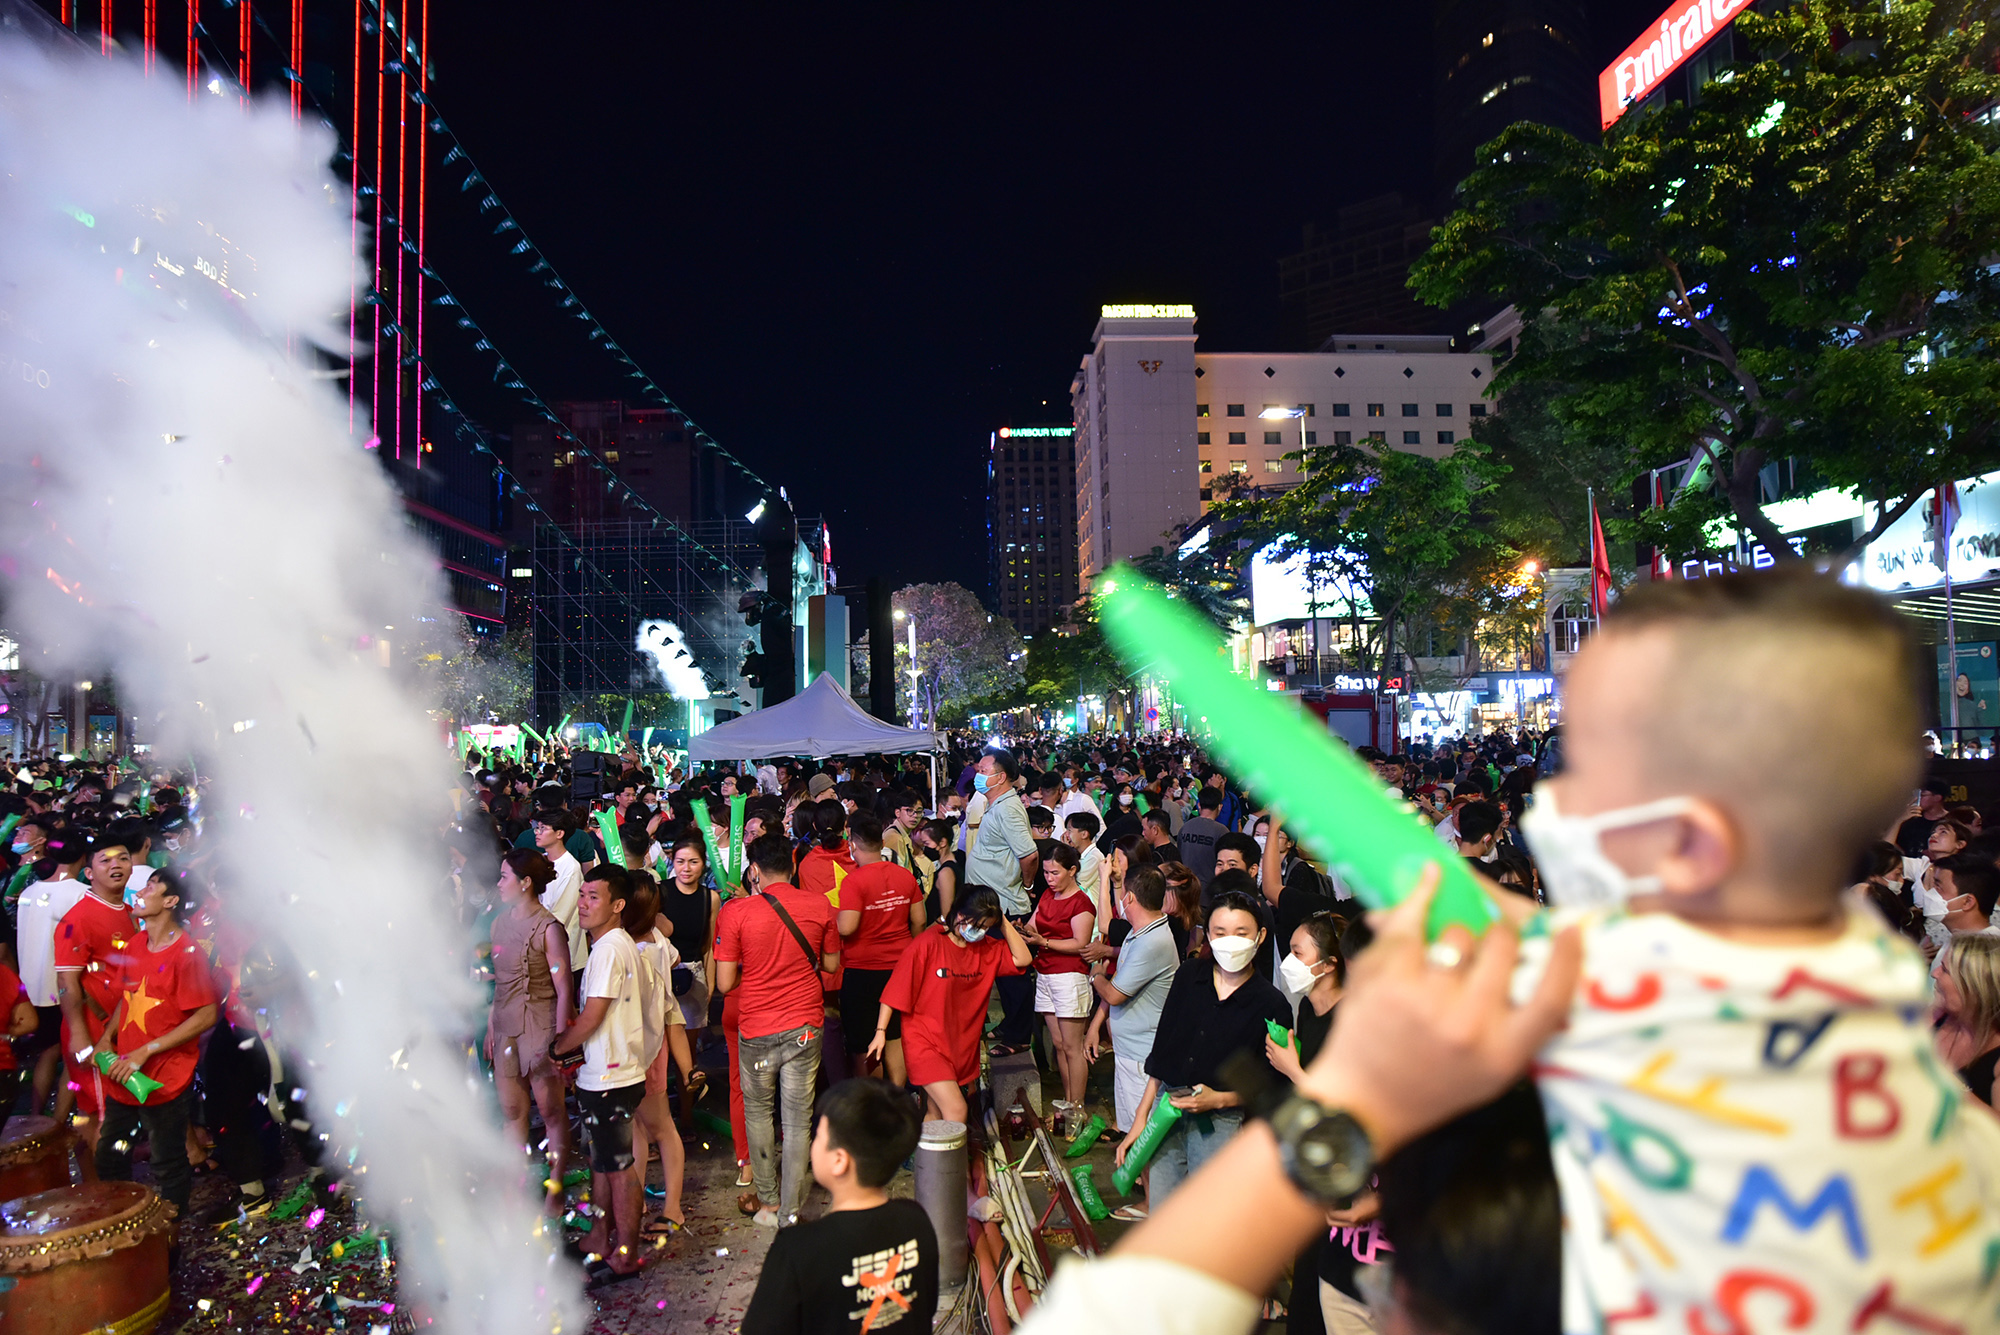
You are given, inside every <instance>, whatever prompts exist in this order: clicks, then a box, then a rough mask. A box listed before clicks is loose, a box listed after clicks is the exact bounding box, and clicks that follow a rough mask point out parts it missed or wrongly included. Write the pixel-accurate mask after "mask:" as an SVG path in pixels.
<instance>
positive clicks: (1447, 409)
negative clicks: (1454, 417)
mask: <svg viewBox="0 0 2000 1335" xmlns="http://www.w3.org/2000/svg"><path fill="white" fill-rule="evenodd" d="M1437 410H1438V416H1439V417H1450V416H1451V405H1450V404H1449V403H1440V404H1439V405H1438V406H1437Z"/></svg>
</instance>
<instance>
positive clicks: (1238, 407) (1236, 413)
mask: <svg viewBox="0 0 2000 1335" xmlns="http://www.w3.org/2000/svg"><path fill="white" fill-rule="evenodd" d="M1226 411H1227V412H1228V413H1229V415H1230V416H1231V417H1241V416H1243V405H1242V404H1240V403H1232V404H1230V405H1229V407H1228V408H1227V409H1226Z"/></svg>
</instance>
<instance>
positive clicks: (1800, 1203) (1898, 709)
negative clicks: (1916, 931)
mask: <svg viewBox="0 0 2000 1335" xmlns="http://www.w3.org/2000/svg"><path fill="white" fill-rule="evenodd" d="M1913 653H1914V650H1913V648H1912V646H1911V645H1910V643H1909V638H1908V633H1907V628H1906V624H1905V623H1904V622H1903V621H1902V619H1901V618H1900V617H1899V616H1898V615H1897V614H1896V613H1895V611H1894V610H1893V609H1891V607H1890V606H1889V604H1887V603H1886V602H1884V601H1882V600H1881V599H1879V598H1877V597H1875V596H1874V595H1872V594H1870V593H1868V592H1866V591H1864V590H1861V589H1857V588H1853V587H1849V586H1847V585H1844V584H1841V583H1838V582H1837V581H1835V580H1833V579H1829V578H1825V577H1822V576H1818V575H1814V574H1811V573H1809V572H1807V571H1805V570H1804V569H1800V570H1797V571H1778V570H1773V571H1760V572H1755V573H1750V574H1741V575H1726V576H1722V577H1719V578H1715V579H1704V580H1696V581H1686V582H1683V581H1680V580H1675V581H1672V582H1660V583H1653V584H1647V585H1642V586H1641V587H1640V589H1639V590H1638V591H1637V592H1635V593H1633V594H1631V595H1629V596H1628V597H1627V598H1626V599H1624V600H1623V601H1621V603H1620V604H1619V609H1618V612H1617V613H1616V615H1615V616H1614V617H1612V618H1607V620H1606V623H1605V627H1604V630H1603V632H1602V633H1600V634H1599V635H1597V636H1595V637H1593V638H1592V640H1591V641H1590V643H1589V645H1588V646H1587V647H1586V648H1585V649H1584V650H1583V652H1582V653H1580V654H1579V655H1578V656H1577V659H1576V661H1575V663H1574V664H1573V665H1572V667H1571V669H1570V673H1569V677H1568V679H1567V682H1566V686H1565V709H1564V733H1565V736H1566V738H1567V743H1566V752H1567V756H1566V761H1565V765H1566V767H1565V768H1564V770H1563V771H1562V772H1561V773H1560V774H1559V775H1557V776H1556V777H1555V778H1553V779H1548V780H1544V781H1543V782H1542V783H1541V784H1540V786H1539V787H1538V789H1537V800H1536V802H1535V804H1534V805H1533V806H1531V807H1530V808H1529V809H1528V811H1527V815H1526V817H1525V819H1524V820H1523V821H1522V834H1523V835H1524V836H1525V837H1526V838H1527V840H1528V843H1529V845H1530V847H1531V848H1532V849H1533V851H1534V853H1535V856H1536V860H1537V862H1538V863H1539V865H1540V868H1541V871H1542V876H1543V879H1544V882H1545V884H1546V886H1547V889H1548V892H1549V896H1550V900H1551V902H1553V903H1554V904H1556V905H1557V906H1558V907H1559V912H1558V914H1557V920H1558V922H1561V921H1564V920H1577V921H1580V922H1581V924H1582V928H1583V939H1584V977H1583V981H1582V985H1581V986H1580V987H1579V988H1578V990H1577V994H1576V997H1575V999H1574V1001H1573V1002H1572V1004H1571V1007H1570V1015H1569V1023H1568V1026H1567V1028H1566V1030H1564V1031H1563V1032H1561V1033H1559V1034H1558V1035H1557V1036H1556V1037H1555V1038H1554V1039H1553V1040H1552V1041H1551V1042H1549V1043H1548V1044H1546V1045H1545V1046H1544V1047H1543V1049H1542V1051H1541V1053H1540V1057H1539V1061H1538V1064H1537V1067H1536V1076H1537V1082H1538V1084H1539V1086H1540V1090H1541V1097H1542V1101H1543V1104H1544V1106H1545V1108H1546V1111H1547V1116H1548V1123H1549V1127H1550V1133H1551V1138H1552V1143H1551V1155H1552V1157H1553V1159H1554V1163H1555V1171H1556V1178H1557V1181H1558V1182H1559V1184H1560V1187H1561V1197H1562V1207H1563V1214H1564V1228H1563V1233H1562V1236H1563V1249H1564V1250H1563V1322H1562V1328H1563V1330H1565V1331H1569V1332H1584V1331H1599V1330H1614V1331H1615V1332H1616V1333H1617V1335H1655V1333H1656V1332H1657V1333H1659V1335H1665V1332H1669V1331H1672V1332H1676V1335H1678V1333H1679V1332H1684V1331H1693V1332H1696V1335H1702V1333H1703V1332H1718V1333H1719V1332H1724V1331H1735V1332H1742V1331H1748V1330H1751V1329H1758V1330H1767V1329H1768V1330H1777V1329H1785V1330H1801V1331H1833V1330H1840V1331H1873V1330H1892V1329H1894V1330H1922V1331H1939V1332H1942V1331H1950V1330H1963V1331H1971V1330H1978V1329H1991V1328H1992V1324H1993V1321H1994V1311H1995V1304H1996V1301H2000V1297H1996V1294H1995V1289H1994V1284H1995V1271H1996V1268H1995V1258H1996V1256H2000V1247H1996V1246H1995V1242H1994V1240H1995V1239H1996V1238H2000V1122H1996V1121H1994V1120H1993V1118H1992V1117H1990V1116H1988V1115H1987V1114H1986V1113H1985V1112H1984V1110H1980V1109H1969V1108H1968V1101H1967V1095H1966V1091H1965V1088H1964V1086H1963V1085H1961V1084H1960V1083H1959V1082H1958V1081H1957V1080H1955V1079H1954V1078H1953V1077H1952V1075H1951V1072H1950V1071H1949V1069H1947V1068H1946V1067H1945V1066H1943V1065H1942V1064H1941V1063H1940V1061H1939V1059H1938V1056H1937V1054H1936V1051H1935V1050H1934V1047H1933V1044H1932V1039H1931V1035H1930V1033H1929V1031H1928V1029H1927V1027H1926V1025H1925V1016H1926V1013H1927V1004H1926V1003H1927V1001H1928V992H1929V989H1928V980H1927V978H1926V975H1925V966H1924V960H1923V957H1922V956H1921V955H1920V954H1919V953H1918V952H1917V951H1916V950H1915V949H1914V948H1913V947H1912V946H1911V945H1910V944H1909V943H1908V942H1907V941H1905V940H1904V939H1902V938H1901V937H1900V936H1898V935H1896V934H1895V933H1894V932H1892V931H1890V930H1889V929H1888V928H1887V927H1886V926H1885V925H1884V924H1883V922H1882V920H1881V918H1880V917H1879V916H1878V915H1876V914H1875V913H1873V912H1871V911H1870V910H1869V909H1868V908H1867V907H1866V902H1865V900H1864V899H1863V898H1862V897H1861V896H1859V895H1855V894H1852V893H1850V892H1848V890H1847V888H1846V887H1847V879H1848V873H1849V870H1850V867H1851V865H1852V863H1853V860H1854V858H1855V856H1856V855H1857V854H1858V853H1859V852H1861V850H1863V849H1865V848H1867V847H1868V845H1869V843H1870V841H1871V840H1872V839H1874V838H1875V837H1877V835H1878V833H1879V832H1880V831H1881V830H1882V829H1883V828H1884V827H1885V826H1886V825H1887V824H1888V822H1889V820H1890V818H1891V817H1892V816H1893V815H1894V814H1895V812H1896V811H1897V810H1898V808H1899V807H1900V806H1901V804H1902V802H1903V800H1904V799H1905V797H1906V796H1907V794H1908V793H1909V792H1910V790H1911V788H1912V787H1913V786H1914V785H1915V783H1916V781H1917V776H1918V773H1919V764H1920V759H1921V758H1920V756H1919V753H1918V748H1917V745H1916V741H1915V739H1916V738H1917V737H1918V736H1919V733H1920V728H1921V724H1922V715H1921V713H1920V710H1919V707H1918V703H1917V698H1916V695H1915V692H1914V691H1913V690H1912V689H1911V678H1910V674H1909V671H1908V664H1909V663H1910V662H1911V661H1912V655H1913ZM1802 661H1803V662H1811V663H1813V664H1814V665H1815V675H1814V684H1813V690H1812V691H1811V692H1799V691H1797V690H1795V689H1793V687H1792V686H1791V684H1790V683H1788V681H1787V680H1786V673H1785V671H1784V665H1785V664H1787V663H1796V662H1802ZM1546 946H1547V938H1546V936H1543V937H1542V938H1541V939H1540V940H1537V939H1535V937H1534V934H1533V932H1532V931H1531V933H1530V939H1528V940H1527V941H1525V942H1524V943H1523V951H1524V959H1530V960H1532V959H1533V958H1535V955H1534V953H1533V952H1535V951H1536V949H1537V948H1538V947H1539V948H1540V949H1541V950H1542V951H1543V952H1545V951H1546ZM1531 974H1532V968H1530V969H1528V970H1526V971H1524V977H1523V978H1522V979H1520V980H1517V982H1520V981H1525V976H1526V975H1531ZM1517 991H1518V989H1517Z"/></svg>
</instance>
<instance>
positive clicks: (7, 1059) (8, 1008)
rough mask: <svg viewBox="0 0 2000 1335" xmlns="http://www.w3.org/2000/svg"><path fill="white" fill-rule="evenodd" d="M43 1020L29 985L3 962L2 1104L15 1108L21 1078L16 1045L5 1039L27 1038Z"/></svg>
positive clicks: (0, 1016)
mask: <svg viewBox="0 0 2000 1335" xmlns="http://www.w3.org/2000/svg"><path fill="white" fill-rule="evenodd" d="M40 1023H41V1017H40V1016H38V1015H36V1014H35V1004H34V1003H33V1002H32V1001H29V1000H28V989H27V988H25V987H23V986H21V976H20V975H19V974H17V973H15V972H14V971H13V970H12V969H10V968H8V967H7V966H6V965H5V964H0V1107H4V1108H7V1109H10V1110H11V1109H12V1108H13V1106H14V1098H15V1095H16V1093H17V1090H16V1086H17V1085H19V1084H20V1082H21V1072H20V1070H19V1069H18V1068H17V1067H16V1065H15V1062H14V1045H13V1044H12V1043H10V1042H7V1041H6V1040H8V1039H14V1038H26V1037H27V1036H28V1035H29V1034H32V1033H34V1032H35V1029H36V1027H37V1026H38V1025H39V1024H40Z"/></svg>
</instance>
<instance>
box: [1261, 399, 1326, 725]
mask: <svg viewBox="0 0 2000 1335" xmlns="http://www.w3.org/2000/svg"><path fill="white" fill-rule="evenodd" d="M1257 416H1259V417H1261V418H1263V419H1264V420H1265V421H1267V422H1281V421H1283V420H1284V419H1285V418H1287V417H1296V418H1298V419H1299V471H1301V472H1304V471H1305V452H1306V410H1305V409H1304V408H1266V409H1265V410H1264V411H1263V412H1261V413H1258V414H1257ZM1306 611H1307V612H1308V613H1310V614H1311V617H1312V642H1313V687H1314V688H1315V689H1319V688H1321V687H1323V686H1324V685H1325V682H1324V681H1323V679H1322V678H1321V676H1320V645H1319V574H1318V572H1317V571H1316V570H1314V569H1313V553H1312V551H1311V550H1310V549H1308V550H1307V551H1306Z"/></svg>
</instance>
